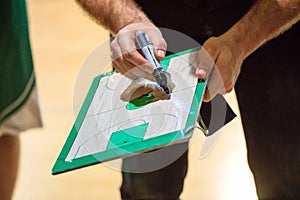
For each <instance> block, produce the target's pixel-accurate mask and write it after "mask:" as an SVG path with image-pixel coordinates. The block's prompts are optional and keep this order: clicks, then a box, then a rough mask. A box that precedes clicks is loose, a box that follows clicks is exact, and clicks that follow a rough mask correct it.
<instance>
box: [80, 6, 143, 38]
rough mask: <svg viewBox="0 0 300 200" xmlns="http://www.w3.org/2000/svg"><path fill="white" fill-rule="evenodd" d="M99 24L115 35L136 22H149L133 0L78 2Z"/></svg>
mask: <svg viewBox="0 0 300 200" xmlns="http://www.w3.org/2000/svg"><path fill="white" fill-rule="evenodd" d="M76 2H77V3H78V4H79V5H81V6H82V8H83V9H84V10H86V11H87V12H88V14H89V15H90V16H91V17H92V18H93V19H94V20H95V21H96V22H97V23H99V24H101V25H102V26H104V27H105V28H107V29H108V30H109V31H111V32H112V33H113V34H115V33H117V32H118V31H119V30H120V29H122V28H123V27H125V26H126V25H128V24H130V23H134V22H149V19H148V18H147V17H146V15H145V14H144V13H143V12H142V11H141V9H140V8H139V7H138V6H137V5H136V3H135V2H134V1H133V0H76Z"/></svg>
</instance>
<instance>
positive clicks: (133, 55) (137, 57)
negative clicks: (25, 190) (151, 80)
mask: <svg viewBox="0 0 300 200" xmlns="http://www.w3.org/2000/svg"><path fill="white" fill-rule="evenodd" d="M123 58H124V59H125V60H127V61H129V62H131V63H132V65H133V66H143V68H141V69H143V70H144V71H145V72H147V73H153V70H154V69H153V67H152V66H151V65H150V63H149V61H147V60H146V58H144V56H142V54H140V53H139V52H138V51H136V50H135V51H132V52H128V53H126V54H123Z"/></svg>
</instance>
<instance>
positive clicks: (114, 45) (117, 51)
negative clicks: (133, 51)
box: [110, 38, 122, 62]
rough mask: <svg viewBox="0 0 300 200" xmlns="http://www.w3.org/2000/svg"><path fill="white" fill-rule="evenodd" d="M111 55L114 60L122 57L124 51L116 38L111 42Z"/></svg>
mask: <svg viewBox="0 0 300 200" xmlns="http://www.w3.org/2000/svg"><path fill="white" fill-rule="evenodd" d="M110 57H111V59H112V61H113V62H114V61H115V60H117V59H119V58H121V57H122V51H121V48H120V46H119V43H118V41H117V39H116V38H115V39H114V40H113V41H112V42H111V43H110Z"/></svg>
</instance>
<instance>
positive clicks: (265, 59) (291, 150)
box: [235, 23, 300, 200]
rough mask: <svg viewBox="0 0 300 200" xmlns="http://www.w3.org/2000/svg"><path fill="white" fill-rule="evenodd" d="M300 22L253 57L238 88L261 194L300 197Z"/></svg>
mask: <svg viewBox="0 0 300 200" xmlns="http://www.w3.org/2000/svg"><path fill="white" fill-rule="evenodd" d="M299 27H300V26H299V23H298V24H297V25H296V26H294V27H293V28H292V29H291V30H289V31H288V32H286V33H285V34H283V35H282V36H280V37H279V38H277V39H275V40H273V41H271V42H269V43H268V44H266V45H265V46H264V47H262V48H261V49H259V50H258V51H257V52H255V53H254V54H253V55H252V56H250V57H249V58H248V59H247V60H246V61H245V63H244V65H243V68H242V72H241V75H240V77H239V79H238V82H237V84H236V87H235V88H236V93H237V97H238V102H239V106H240V111H241V115H242V121H243V126H244V132H245V137H246V143H247V149H248V162H249V165H250V168H251V170H252V172H253V175H254V179H255V184H256V188H257V194H258V196H259V199H281V200H286V199H288V200H290V199H300V129H299V125H300V79H299V76H300V68H299V67H300V60H299V56H300V42H299V34H300V31H299V30H300V29H299Z"/></svg>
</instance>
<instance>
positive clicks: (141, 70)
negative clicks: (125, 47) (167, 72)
mask: <svg viewBox="0 0 300 200" xmlns="http://www.w3.org/2000/svg"><path fill="white" fill-rule="evenodd" d="M130 72H131V73H133V74H135V75H136V76H138V77H141V78H145V79H148V80H150V81H155V78H154V76H153V75H152V73H148V72H146V71H145V70H144V66H143V65H140V66H136V67H134V68H132V69H131V70H130Z"/></svg>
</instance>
